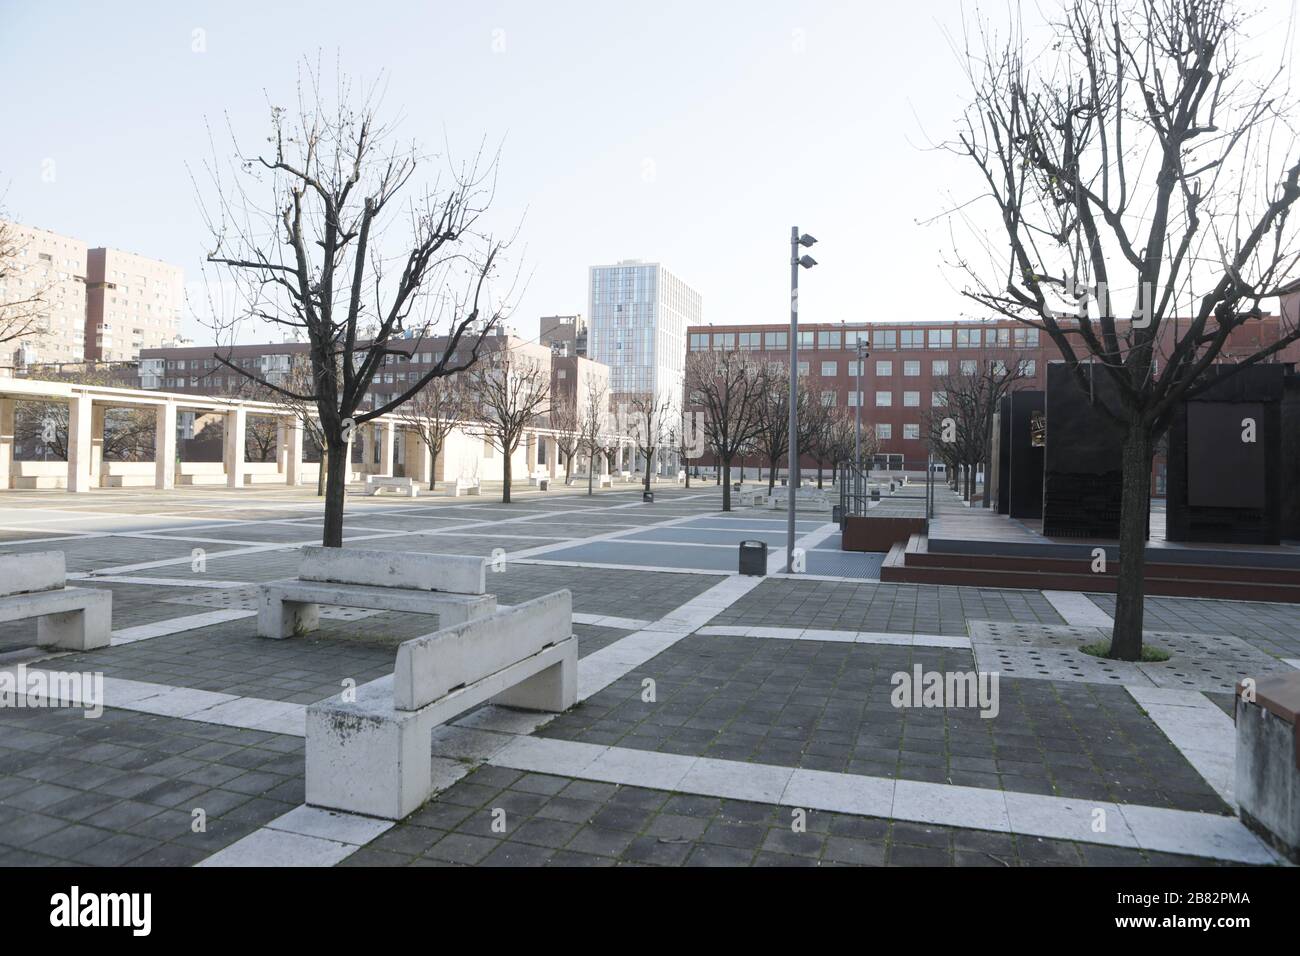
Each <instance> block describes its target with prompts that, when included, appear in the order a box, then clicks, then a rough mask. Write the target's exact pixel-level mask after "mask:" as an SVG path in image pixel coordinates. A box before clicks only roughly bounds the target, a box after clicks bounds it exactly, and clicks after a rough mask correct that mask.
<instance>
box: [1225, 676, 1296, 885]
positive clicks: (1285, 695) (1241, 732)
mask: <svg viewBox="0 0 1300 956" xmlns="http://www.w3.org/2000/svg"><path fill="white" fill-rule="evenodd" d="M1244 691H1245V687H1244V685H1243V684H1240V683H1239V684H1238V685H1237V695H1236V700H1235V709H1234V713H1233V716H1234V719H1235V721H1236V724H1237V756H1236V778H1235V781H1234V784H1233V793H1234V795H1235V796H1236V798H1237V804H1238V811H1239V812H1240V814H1241V820H1242V822H1243V823H1245V824H1246V826H1248V827H1250V828H1251V829H1252V830H1254V831H1255V832H1256V833H1258V834H1259V835H1260V836H1261V837H1263V838H1264V839H1265V840H1266V841H1267V842H1268V843H1269V844H1270V845H1272V846H1273V847H1274V849H1276V850H1278V851H1279V852H1280V853H1282V854H1283V855H1284V856H1286V857H1287V858H1288V859H1289V860H1291V862H1292V863H1300V726H1298V725H1300V720H1297V714H1300V671H1296V672H1295V673H1292V674H1281V675H1273V676H1271V677H1264V678H1260V679H1259V680H1258V681H1257V682H1256V683H1255V686H1254V699H1253V700H1248V699H1247V696H1246V695H1245V693H1244Z"/></svg>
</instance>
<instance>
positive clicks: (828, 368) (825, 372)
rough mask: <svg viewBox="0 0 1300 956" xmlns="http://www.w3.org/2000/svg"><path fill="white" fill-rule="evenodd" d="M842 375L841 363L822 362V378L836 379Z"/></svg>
mask: <svg viewBox="0 0 1300 956" xmlns="http://www.w3.org/2000/svg"><path fill="white" fill-rule="evenodd" d="M838 374H840V363H839V362H822V378H834V377H835V376H836V375H838Z"/></svg>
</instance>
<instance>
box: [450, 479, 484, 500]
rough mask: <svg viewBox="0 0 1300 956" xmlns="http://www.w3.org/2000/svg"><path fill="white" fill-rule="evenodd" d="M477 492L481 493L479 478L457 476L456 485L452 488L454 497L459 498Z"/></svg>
mask: <svg viewBox="0 0 1300 956" xmlns="http://www.w3.org/2000/svg"><path fill="white" fill-rule="evenodd" d="M477 494H480V492H479V483H478V479H477V478H457V479H456V484H455V486H454V487H453V488H452V489H451V496H452V497H453V498H459V497H460V496H461V495H477Z"/></svg>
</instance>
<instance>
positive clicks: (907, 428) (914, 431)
mask: <svg viewBox="0 0 1300 956" xmlns="http://www.w3.org/2000/svg"><path fill="white" fill-rule="evenodd" d="M903 437H904V438H913V439H915V438H920V437H921V426H920V425H904V426H903Z"/></svg>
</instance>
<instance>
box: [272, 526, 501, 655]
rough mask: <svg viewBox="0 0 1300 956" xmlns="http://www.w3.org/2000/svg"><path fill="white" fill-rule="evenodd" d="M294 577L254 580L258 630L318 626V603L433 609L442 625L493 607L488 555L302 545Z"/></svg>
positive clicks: (301, 630) (300, 630) (278, 632)
mask: <svg viewBox="0 0 1300 956" xmlns="http://www.w3.org/2000/svg"><path fill="white" fill-rule="evenodd" d="M302 551H303V558H302V564H301V566H300V567H299V569H298V578H297V580H292V579H290V580H285V581H272V582H271V583H270V584H263V585H262V586H261V588H260V595H259V601H258V606H257V633H258V636H259V637H270V638H276V639H279V638H285V637H292V636H293V635H295V634H306V633H308V632H310V631H314V630H316V628H317V627H319V626H320V606H321V605H322V604H326V605H330V606H334V607H363V608H367V609H370V610H379V611H407V612H410V613H412V614H436V615H438V623H439V625H441V626H447V625H450V624H460V623H462V622H464V621H470V620H474V619H475V618H480V617H485V616H486V615H488V614H491V613H492V612H493V611H495V610H496V606H497V602H496V598H495V597H493V596H492V595H491V594H487V593H486V590H487V589H486V587H485V584H484V582H485V575H486V572H485V568H486V566H487V559H486V558H475V557H467V556H464V555H459V554H423V553H418V552H416V553H412V552H405V551H366V550H363V549H361V548H317V547H308V548H303V549H302Z"/></svg>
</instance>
